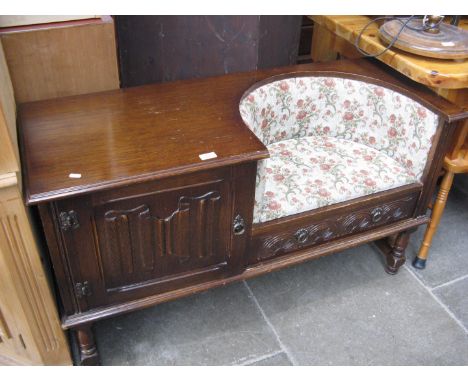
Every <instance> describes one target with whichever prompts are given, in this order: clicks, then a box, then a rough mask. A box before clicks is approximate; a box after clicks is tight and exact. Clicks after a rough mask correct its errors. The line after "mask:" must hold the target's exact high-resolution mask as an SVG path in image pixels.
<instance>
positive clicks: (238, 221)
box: [233, 215, 245, 235]
mask: <svg viewBox="0 0 468 382" xmlns="http://www.w3.org/2000/svg"><path fill="white" fill-rule="evenodd" d="M233 232H234V235H242V234H243V233H244V232H245V222H244V218H243V217H242V216H240V215H237V216H236V217H235V218H234V223H233Z"/></svg>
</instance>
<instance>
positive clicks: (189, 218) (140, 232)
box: [56, 170, 237, 311]
mask: <svg viewBox="0 0 468 382" xmlns="http://www.w3.org/2000/svg"><path fill="white" fill-rule="evenodd" d="M229 176H230V171H227V170H225V171H217V172H207V173H202V174H197V175H192V176H188V177H187V176H186V177H181V178H171V179H168V180H165V181H159V182H151V183H149V184H142V185H136V186H132V187H126V188H122V189H118V190H113V191H107V192H101V193H98V194H95V195H92V196H88V197H81V198H73V199H70V200H65V201H61V202H58V203H57V211H56V215H57V216H58V218H59V221H60V220H62V224H65V225H67V224H69V227H68V228H67V227H62V228H61V235H62V238H63V240H64V243H65V246H66V255H67V262H68V263H69V264H70V268H71V276H72V282H73V283H74V285H75V287H74V288H75V295H77V296H78V299H77V303H78V305H79V309H80V310H82V311H83V310H87V309H89V308H92V307H97V306H100V305H107V304H113V303H118V302H124V301H128V300H131V299H135V298H139V297H144V296H147V295H149V294H155V293H160V292H164V291H167V290H171V289H177V288H179V287H183V286H187V285H191V284H194V283H197V282H202V281H207V280H210V279H213V278H215V277H220V276H222V275H225V274H227V273H229V272H230V271H232V270H233V269H234V268H236V265H237V261H236V259H235V258H234V257H232V256H230V240H231V223H232V222H231V220H232V212H231V210H232V197H231V193H230V187H229V185H230V179H229ZM65 214H68V215H65ZM61 216H62V217H61ZM67 217H68V220H67ZM64 222H65V223H64Z"/></svg>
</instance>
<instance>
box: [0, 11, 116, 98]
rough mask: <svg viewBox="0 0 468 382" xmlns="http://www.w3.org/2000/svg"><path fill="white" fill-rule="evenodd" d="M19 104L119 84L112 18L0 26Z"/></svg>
mask: <svg viewBox="0 0 468 382" xmlns="http://www.w3.org/2000/svg"><path fill="white" fill-rule="evenodd" d="M0 37H1V40H2V43H3V47H4V50H5V55H6V59H7V63H8V67H9V68H10V75H11V79H12V82H13V88H14V90H15V97H16V101H17V103H21V102H29V101H37V100H43V99H49V98H56V97H62V96H69V95H75V94H84V93H92V92H98V91H104V90H110V89H117V88H118V87H119V77H118V66H117V53H116V45H115V36H114V23H113V20H112V19H111V18H110V17H106V18H103V19H102V20H99V21H97V20H83V21H72V22H64V23H59V24H49V25H48V26H44V25H39V26H35V27H30V28H26V29H24V28H21V27H17V28H8V29H4V30H0Z"/></svg>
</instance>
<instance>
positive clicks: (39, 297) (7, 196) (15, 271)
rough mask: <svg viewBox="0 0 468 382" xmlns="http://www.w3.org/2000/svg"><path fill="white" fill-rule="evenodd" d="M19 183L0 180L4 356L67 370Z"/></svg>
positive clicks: (65, 348)
mask: <svg viewBox="0 0 468 382" xmlns="http://www.w3.org/2000/svg"><path fill="white" fill-rule="evenodd" d="M15 180H16V177H15V175H14V174H11V175H10V177H8V178H7V177H6V176H4V177H2V178H1V179H0V270H1V272H0V273H1V274H0V278H1V281H2V288H0V294H1V296H0V304H1V305H0V309H1V311H2V317H1V318H2V325H1V326H2V330H1V331H2V333H3V338H6V339H11V342H13V344H12V346H10V348H9V349H5V351H4V347H3V346H2V344H0V352H1V353H2V355H3V356H5V357H7V358H9V359H12V360H16V362H18V363H22V364H38V365H39V364H45V365H69V364H71V359H70V355H69V351H68V345H67V342H66V339H65V336H64V333H63V331H62V329H61V327H60V323H59V320H58V315H57V308H56V306H55V304H54V302H53V299H52V296H51V293H50V290H49V285H48V284H47V281H46V279H45V274H44V270H43V268H42V264H41V259H40V256H39V253H38V251H37V247H36V244H35V241H34V237H33V235H32V232H31V229H30V227H29V221H28V217H27V214H26V211H25V209H24V206H23V203H22V199H21V195H20V192H19V190H18V188H17V185H16V181H15Z"/></svg>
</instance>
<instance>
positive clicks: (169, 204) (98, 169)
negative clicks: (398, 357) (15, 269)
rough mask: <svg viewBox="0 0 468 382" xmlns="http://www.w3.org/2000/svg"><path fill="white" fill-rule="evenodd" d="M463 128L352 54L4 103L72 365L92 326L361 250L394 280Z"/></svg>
mask: <svg viewBox="0 0 468 382" xmlns="http://www.w3.org/2000/svg"><path fill="white" fill-rule="evenodd" d="M466 116H467V113H466V112H463V111H462V110H460V109H459V108H458V107H456V106H454V105H452V104H450V103H448V102H447V101H445V100H443V99H442V98H439V97H438V96H436V95H434V94H432V93H431V92H430V91H428V90H425V89H423V88H421V87H418V86H416V85H414V84H409V83H408V81H405V80H403V79H402V78H401V77H399V76H398V75H396V74H391V73H389V72H387V71H384V70H382V69H380V68H379V67H377V66H375V65H374V64H372V63H370V62H367V61H365V60H354V61H336V62H332V63H327V64H310V65H300V66H292V67H286V68H277V69H270V70H263V71H255V72H249V73H239V74H231V75H225V76H220V77H216V78H208V79H198V80H189V81H178V82H172V83H163V84H156V85H146V86H140V87H135V88H128V89H120V90H115V91H108V92H103V93H95V94H86V95H82V96H72V97H66V98H61V99H54V100H47V101H39V102H34V103H28V104H23V105H20V108H19V122H20V141H21V151H22V163H23V176H24V193H25V200H26V203H27V204H28V205H37V206H38V209H39V213H40V217H41V220H42V224H43V228H44V232H45V236H46V240H47V245H48V249H49V253H50V257H51V260H52V264H53V269H54V274H55V279H56V281H57V285H58V289H59V292H60V302H61V310H62V326H63V328H64V329H72V330H74V331H75V332H76V335H77V339H78V343H79V346H80V356H81V364H97V363H98V362H99V361H98V351H97V349H96V345H95V343H94V339H93V335H92V323H93V322H95V321H97V320H100V319H104V318H106V317H111V316H114V315H117V314H120V313H124V312H130V311H134V310H137V309H141V308H145V307H148V306H152V305H155V304H158V303H161V302H164V301H168V300H172V299H176V298H179V297H182V296H187V295H189V294H192V293H195V292H198V291H203V290H207V289H209V288H212V287H215V286H221V285H224V284H226V283H229V282H233V281H239V280H243V279H247V278H251V277H254V276H257V275H260V274H263V273H266V272H271V271H274V270H277V269H280V268H283V267H285V266H289V265H293V264H298V263H300V262H303V261H305V260H308V259H312V258H316V257H319V256H322V255H327V254H330V253H334V252H337V251H341V250H343V249H345V248H349V247H352V246H357V245H360V244H363V243H366V242H370V241H375V240H378V239H382V240H380V241H379V243H380V247H381V248H382V250H383V252H384V255H385V258H386V264H387V266H386V270H387V272H389V273H396V272H397V270H398V268H399V267H400V266H401V265H402V264H403V263H404V261H405V256H404V251H405V247H406V245H407V242H408V237H409V234H410V232H411V231H412V230H414V229H415V228H416V227H417V226H419V225H421V224H425V223H427V222H428V218H427V217H426V215H425V212H426V207H427V205H428V202H429V200H430V198H431V196H432V193H433V190H434V187H435V183H436V179H437V175H438V172H439V170H440V167H441V164H442V159H443V156H444V153H445V151H446V148H447V146H448V145H449V144H450V140H451V138H452V135H453V130H454V127H456V125H457V124H458V123H459V122H458V121H460V120H461V119H463V118H465V117H466Z"/></svg>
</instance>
